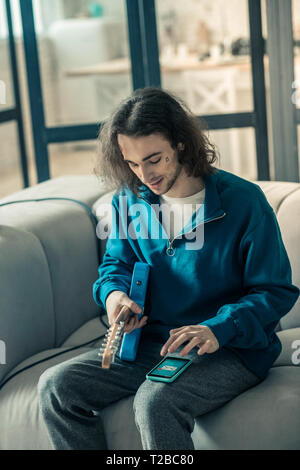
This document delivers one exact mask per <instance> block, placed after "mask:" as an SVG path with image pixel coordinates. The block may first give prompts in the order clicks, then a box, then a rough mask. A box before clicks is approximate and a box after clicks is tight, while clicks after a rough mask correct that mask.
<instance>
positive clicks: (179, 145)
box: [177, 142, 184, 150]
mask: <svg viewBox="0 0 300 470" xmlns="http://www.w3.org/2000/svg"><path fill="white" fill-rule="evenodd" d="M177 148H178V150H184V144H183V143H182V142H179V144H178V145H177Z"/></svg>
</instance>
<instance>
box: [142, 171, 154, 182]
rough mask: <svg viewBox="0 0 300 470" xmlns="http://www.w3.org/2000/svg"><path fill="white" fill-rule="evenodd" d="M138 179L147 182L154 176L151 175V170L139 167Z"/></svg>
mask: <svg viewBox="0 0 300 470" xmlns="http://www.w3.org/2000/svg"><path fill="white" fill-rule="evenodd" d="M140 179H141V180H142V181H143V182H144V183H149V181H151V180H153V179H154V177H153V176H151V170H150V169H147V168H142V167H141V168H140Z"/></svg>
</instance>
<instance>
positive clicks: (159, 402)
mask: <svg viewBox="0 0 300 470" xmlns="http://www.w3.org/2000/svg"><path fill="white" fill-rule="evenodd" d="M162 345H163V342H154V341H153V340H151V339H148V338H142V341H141V342H140V345H139V350H138V354H137V358H136V361H135V362H134V363H128V362H124V361H121V360H120V359H119V358H116V362H115V363H113V364H112V365H111V368H110V369H102V367H101V360H100V359H99V357H98V355H97V353H98V349H93V350H91V351H89V352H87V353H84V354H81V355H79V356H77V357H75V358H73V359H70V360H67V361H65V362H62V363H61V364H58V365H56V366H53V367H51V368H49V369H47V370H46V371H45V372H44V373H43V374H42V375H41V377H40V380H39V383H38V394H39V404H40V410H41V413H42V416H43V418H44V421H45V423H46V426H47V429H48V432H49V436H50V439H51V441H52V444H53V448H54V449H74V450H81V449H107V447H106V440H105V435H104V430H103V425H102V422H101V418H100V416H99V414H96V413H93V410H95V411H100V410H102V409H103V408H105V407H106V406H108V405H110V404H111V403H114V402H116V401H118V400H120V399H122V398H124V397H128V396H129V395H135V398H134V413H135V422H136V425H137V428H138V430H139V432H140V435H141V440H142V445H143V449H146V450H155V449H160V450H177V449H194V445H193V441H192V439H191V433H192V431H193V428H194V423H195V421H194V420H195V417H196V416H199V415H203V414H204V413H208V412H209V411H211V410H213V409H215V408H217V407H219V406H221V405H222V404H224V403H226V402H227V401H229V400H231V399H233V398H234V397H236V396H237V395H239V394H240V393H242V392H243V391H245V390H247V389H248V388H250V387H252V386H254V385H256V384H257V383H259V382H260V379H258V378H257V377H256V376H255V375H254V374H253V373H252V372H251V371H249V370H248V369H247V368H246V367H245V366H244V365H243V364H242V362H241V361H240V359H239V358H238V357H236V356H235V355H234V354H233V353H231V352H230V351H228V350H226V349H220V350H219V351H216V352H215V353H212V354H204V355H203V356H198V355H197V350H198V349H197V348H194V349H193V350H192V351H191V352H190V353H189V354H188V355H187V356H186V357H190V358H192V359H193V364H192V365H191V366H190V367H188V368H187V369H186V370H185V371H184V372H183V373H182V374H181V375H180V376H179V377H178V378H177V379H176V380H175V381H174V382H172V383H163V382H154V381H150V380H147V379H146V378H145V374H146V373H147V372H148V371H150V370H151V369H152V368H153V367H154V366H155V365H156V364H157V363H158V362H159V361H160V360H161V359H162V356H160V350H161V348H162ZM180 349H181V348H179V349H178V350H177V351H176V353H177V354H178V352H179V351H180Z"/></svg>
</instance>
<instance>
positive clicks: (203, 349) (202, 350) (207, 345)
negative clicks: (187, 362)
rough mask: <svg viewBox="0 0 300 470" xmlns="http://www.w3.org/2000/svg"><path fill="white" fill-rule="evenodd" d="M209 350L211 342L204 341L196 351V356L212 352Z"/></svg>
mask: <svg viewBox="0 0 300 470" xmlns="http://www.w3.org/2000/svg"><path fill="white" fill-rule="evenodd" d="M211 349H212V342H211V341H210V339H208V340H206V341H205V343H204V344H202V345H201V346H200V348H199V349H198V352H197V354H199V356H202V355H203V354H205V353H209V352H214V351H212V350H211Z"/></svg>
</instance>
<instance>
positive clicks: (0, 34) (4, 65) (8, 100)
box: [0, 0, 15, 111]
mask: <svg viewBox="0 0 300 470" xmlns="http://www.w3.org/2000/svg"><path fill="white" fill-rule="evenodd" d="M14 103H15V101H14V92H13V82H12V76H11V68H10V53H9V44H8V31H7V20H6V7H5V2H4V0H0V111H1V110H3V109H7V108H11V107H13V106H14Z"/></svg>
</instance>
